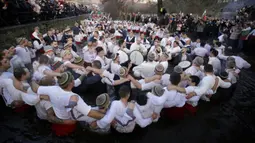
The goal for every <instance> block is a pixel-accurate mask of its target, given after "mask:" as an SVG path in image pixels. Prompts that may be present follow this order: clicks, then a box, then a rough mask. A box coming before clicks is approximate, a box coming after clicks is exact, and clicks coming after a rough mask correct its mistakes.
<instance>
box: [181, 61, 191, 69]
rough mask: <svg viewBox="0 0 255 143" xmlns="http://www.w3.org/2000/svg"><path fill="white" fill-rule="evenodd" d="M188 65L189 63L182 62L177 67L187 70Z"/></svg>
mask: <svg viewBox="0 0 255 143" xmlns="http://www.w3.org/2000/svg"><path fill="white" fill-rule="evenodd" d="M190 65H191V63H190V62H189V61H182V62H180V63H179V64H178V66H180V67H181V68H183V69H185V68H188V67H189V66H190Z"/></svg>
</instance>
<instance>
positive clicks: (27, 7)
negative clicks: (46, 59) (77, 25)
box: [0, 0, 91, 27]
mask: <svg viewBox="0 0 255 143" xmlns="http://www.w3.org/2000/svg"><path fill="white" fill-rule="evenodd" d="M0 8H1V9H0V26H1V27H2V26H10V25H17V24H25V23H31V22H36V21H43V20H52V19H56V18H64V17H69V16H78V15H80V14H86V13H90V12H91V11H90V10H89V8H88V7H87V6H85V5H83V4H78V5H76V4H74V3H69V2H65V1H64V0H1V1H0Z"/></svg>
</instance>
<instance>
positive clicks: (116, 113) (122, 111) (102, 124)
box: [91, 86, 135, 133]
mask: <svg viewBox="0 0 255 143" xmlns="http://www.w3.org/2000/svg"><path fill="white" fill-rule="evenodd" d="M119 95H120V98H121V99H120V100H115V101H113V102H112V103H111V108H110V109H109V111H108V112H107V113H106V115H105V117H104V118H102V119H101V120H98V121H97V122H93V123H92V124H91V125H92V127H93V128H95V129H96V128H100V129H104V128H106V127H107V126H109V125H110V124H111V123H112V122H113V120H114V119H115V121H116V122H115V124H114V125H113V127H114V128H115V129H116V130H117V131H118V132H120V133H130V132H132V131H133V129H134V127H135V117H134V116H133V115H132V113H133V112H132V110H131V109H132V108H133V107H130V106H129V104H130V103H128V99H129V97H130V89H129V88H128V87H127V86H122V87H121V88H120V90H119ZM123 105H124V106H123ZM127 115H128V116H127Z"/></svg>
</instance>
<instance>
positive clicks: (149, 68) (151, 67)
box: [133, 61, 158, 78]
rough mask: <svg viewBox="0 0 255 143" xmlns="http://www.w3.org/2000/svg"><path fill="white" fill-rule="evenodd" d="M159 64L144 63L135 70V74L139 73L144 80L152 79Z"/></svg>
mask: <svg viewBox="0 0 255 143" xmlns="http://www.w3.org/2000/svg"><path fill="white" fill-rule="evenodd" d="M157 64H158V62H155V61H153V62H143V63H142V64H140V65H139V66H136V67H134V68H133V71H134V72H139V73H140V74H141V76H142V77H143V78H146V77H151V76H153V75H154V74H155V72H154V71H155V67H156V65H157Z"/></svg>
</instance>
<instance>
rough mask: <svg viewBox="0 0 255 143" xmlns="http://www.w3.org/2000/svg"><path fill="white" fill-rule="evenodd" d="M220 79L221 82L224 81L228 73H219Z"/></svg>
mask: <svg viewBox="0 0 255 143" xmlns="http://www.w3.org/2000/svg"><path fill="white" fill-rule="evenodd" d="M220 78H221V79H223V80H224V79H227V78H228V73H227V72H225V71H224V72H221V73H220Z"/></svg>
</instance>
